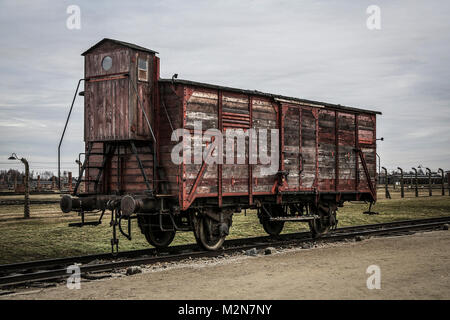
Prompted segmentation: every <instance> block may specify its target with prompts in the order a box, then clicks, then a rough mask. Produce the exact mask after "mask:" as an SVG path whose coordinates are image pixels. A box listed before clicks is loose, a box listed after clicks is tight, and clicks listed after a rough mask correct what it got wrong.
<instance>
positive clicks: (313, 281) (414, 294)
mask: <svg viewBox="0 0 450 320" xmlns="http://www.w3.org/2000/svg"><path fill="white" fill-rule="evenodd" d="M449 248H450V231H435V232H426V233H418V234H414V235H405V236H397V237H389V238H371V239H365V240H363V241H360V242H345V243H339V244H327V245H321V246H319V247H317V248H312V249H301V248H291V249H285V250H281V251H278V252H277V253H275V254H272V255H258V256H254V257H253V256H246V255H244V254H239V255H236V256H232V257H228V258H221V259H213V260H209V261H203V260H202V261H192V262H186V263H181V264H173V265H169V266H165V267H163V266H160V267H152V268H149V269H146V270H144V272H143V273H141V274H136V275H132V276H122V277H118V278H108V279H102V280H96V281H90V282H82V283H81V289H79V290H76V289H72V290H70V289H68V288H67V287H66V286H65V285H58V286H57V287H53V288H46V289H30V290H32V291H29V292H28V293H25V292H22V293H20V294H15V295H7V296H2V297H1V298H2V299H450V252H449ZM370 265H377V266H379V267H380V270H381V289H372V290H369V289H368V288H367V285H366V281H367V278H368V277H369V276H370V274H367V273H366V270H367V268H368V267H369V266H370Z"/></svg>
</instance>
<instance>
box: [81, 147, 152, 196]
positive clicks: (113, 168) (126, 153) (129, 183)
mask: <svg viewBox="0 0 450 320" xmlns="http://www.w3.org/2000/svg"><path fill="white" fill-rule="evenodd" d="M136 149H137V152H138V154H139V159H140V160H141V162H142V164H143V167H144V171H145V174H146V176H147V179H148V180H149V181H150V185H151V186H152V181H153V153H152V152H151V148H150V144H149V143H142V142H140V143H137V144H136ZM91 153H94V154H92V155H91V156H89V159H88V167H87V169H86V174H85V176H86V177H88V178H86V179H87V180H92V181H91V182H86V185H85V188H86V189H85V190H86V192H87V193H89V192H95V182H93V181H95V180H96V178H97V175H98V172H99V170H100V169H99V168H98V167H100V166H102V163H103V159H104V156H103V155H99V153H101V154H104V153H105V150H104V143H103V142H96V143H94V145H93V148H92V152H91ZM118 153H119V154H120V155H118ZM118 167H119V168H120V171H121V174H120V175H118V170H117V168H118ZM118 178H119V179H120V180H118ZM119 181H120V182H119ZM99 182H100V183H99V187H98V191H99V192H100V193H104V194H111V193H117V194H124V193H142V192H144V191H146V190H147V185H146V184H145V180H144V177H143V175H142V172H141V170H140V168H139V164H138V161H137V159H136V156H135V155H134V154H133V152H132V150H131V147H130V146H129V145H122V146H120V147H118V148H116V150H115V152H114V154H113V155H112V157H110V160H109V161H107V163H106V166H105V169H104V171H103V174H102V176H101V178H100V180H99Z"/></svg>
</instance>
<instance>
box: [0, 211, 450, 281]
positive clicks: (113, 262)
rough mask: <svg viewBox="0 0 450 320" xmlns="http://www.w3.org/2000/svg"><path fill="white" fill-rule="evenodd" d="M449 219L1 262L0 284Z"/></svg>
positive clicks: (435, 225) (393, 230)
mask: <svg viewBox="0 0 450 320" xmlns="http://www.w3.org/2000/svg"><path fill="white" fill-rule="evenodd" d="M446 223H450V216H447V217H439V218H429V219H416V220H402V221H396V222H388V223H377V224H370V225H360V226H352V227H343V228H339V229H337V230H335V231H334V232H332V233H330V234H327V235H326V236H323V237H321V238H320V239H313V238H311V234H310V233H309V232H299V233H291V234H284V235H280V236H278V237H269V236H263V237H253V238H246V239H233V240H228V241H226V242H225V246H224V247H223V249H221V250H219V251H204V250H200V249H199V248H198V246H197V245H194V244H189V245H180V246H173V247H169V248H166V249H165V250H156V249H144V250H134V251H124V252H121V253H119V254H118V255H117V256H112V255H111V254H110V253H104V254H96V255H87V256H78V257H69V258H58V259H48V260H38V261H30V262H24V263H14V264H6V265H0V287H11V286H16V285H20V284H27V283H32V282H40V281H49V280H55V279H56V280H57V279H62V278H64V277H67V276H68V273H67V267H68V266H69V265H73V264H78V265H79V267H80V271H81V274H82V276H86V275H89V274H92V273H96V272H109V271H112V270H115V269H121V268H126V267H130V266H136V265H149V264H154V263H158V262H174V261H180V260H184V259H187V258H202V257H217V256H221V255H224V254H231V253H235V252H240V251H245V250H249V249H252V248H256V249H261V248H267V247H269V246H288V245H293V244H294V245H295V244H297V245H299V244H302V243H308V242H309V243H310V242H313V241H317V242H330V241H340V240H346V239H351V238H354V237H356V236H374V235H391V234H398V233H404V232H411V231H426V230H436V229H439V228H441V227H442V226H443V225H444V224H446Z"/></svg>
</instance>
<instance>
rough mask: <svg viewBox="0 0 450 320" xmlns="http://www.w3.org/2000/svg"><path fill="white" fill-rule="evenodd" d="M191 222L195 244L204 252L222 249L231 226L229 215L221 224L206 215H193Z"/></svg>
mask: <svg viewBox="0 0 450 320" xmlns="http://www.w3.org/2000/svg"><path fill="white" fill-rule="evenodd" d="M211 215H213V214H211ZM217 216H218V214H217ZM193 222H194V236H195V240H196V241H197V244H198V245H199V246H201V247H202V248H204V249H206V250H210V251H214V250H218V249H220V248H221V247H222V245H223V243H224V241H225V238H226V236H227V235H228V231H229V228H230V226H231V215H230V214H228V215H226V218H225V219H224V221H223V223H222V224H221V223H220V222H219V221H218V219H213V218H211V217H210V216H208V215H194V219H193Z"/></svg>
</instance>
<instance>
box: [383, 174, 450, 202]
mask: <svg viewBox="0 0 450 320" xmlns="http://www.w3.org/2000/svg"><path fill="white" fill-rule="evenodd" d="M383 169H384V173H383V172H381V173H378V174H377V182H378V184H377V187H378V189H380V188H381V189H384V191H385V197H386V198H387V199H391V194H390V191H392V190H395V191H397V190H398V191H399V192H400V196H401V197H402V198H404V197H405V193H406V192H409V191H413V192H414V196H415V197H418V196H419V192H420V191H422V192H423V191H424V190H425V191H427V192H428V195H429V196H432V195H433V192H434V193H435V195H437V194H440V195H445V194H446V191H447V192H448V195H449V196H450V171H444V170H442V169H439V171H440V172H432V171H431V170H430V169H428V168H427V172H426V173H424V172H423V171H422V170H420V171H417V173H415V172H402V171H401V170H399V171H394V172H392V173H390V174H389V173H387V170H386V169H385V168H383ZM399 169H401V168H399Z"/></svg>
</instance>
